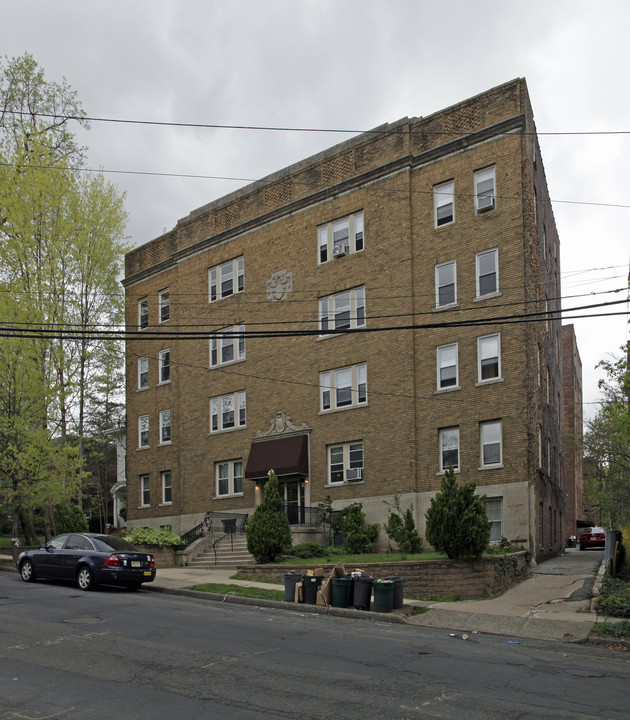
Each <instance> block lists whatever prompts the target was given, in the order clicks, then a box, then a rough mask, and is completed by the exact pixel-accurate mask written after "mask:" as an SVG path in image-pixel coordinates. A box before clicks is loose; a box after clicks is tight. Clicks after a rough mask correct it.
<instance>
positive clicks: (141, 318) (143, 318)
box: [138, 298, 149, 330]
mask: <svg viewBox="0 0 630 720" xmlns="http://www.w3.org/2000/svg"><path fill="white" fill-rule="evenodd" d="M148 327H149V300H148V298H143V299H142V300H138V328H139V329H140V330H144V328H148Z"/></svg>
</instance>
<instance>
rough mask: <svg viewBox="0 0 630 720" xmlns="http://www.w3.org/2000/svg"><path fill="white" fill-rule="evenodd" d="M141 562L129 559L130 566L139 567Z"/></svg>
mask: <svg viewBox="0 0 630 720" xmlns="http://www.w3.org/2000/svg"><path fill="white" fill-rule="evenodd" d="M141 564H142V563H141V562H140V560H132V561H131V567H140V565H141Z"/></svg>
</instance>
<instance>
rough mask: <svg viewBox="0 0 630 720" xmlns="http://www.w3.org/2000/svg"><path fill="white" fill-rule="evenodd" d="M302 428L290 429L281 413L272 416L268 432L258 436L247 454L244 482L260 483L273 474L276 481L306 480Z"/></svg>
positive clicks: (305, 440)
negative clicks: (289, 478)
mask: <svg viewBox="0 0 630 720" xmlns="http://www.w3.org/2000/svg"><path fill="white" fill-rule="evenodd" d="M309 431H310V430H309V428H307V427H306V425H304V424H302V425H300V426H297V425H293V423H292V422H291V418H290V417H288V416H287V415H285V414H284V413H281V412H278V413H276V416H275V419H274V421H273V422H272V424H271V427H270V428H269V430H267V431H265V432H260V433H258V434H257V435H256V437H255V438H254V440H253V441H252V445H251V448H250V450H249V458H248V460H247V467H246V468H245V479H246V480H263V479H265V478H266V477H267V476H268V475H269V471H270V470H273V471H274V472H275V473H276V475H277V476H278V477H286V476H287V475H303V476H304V477H308V432H309Z"/></svg>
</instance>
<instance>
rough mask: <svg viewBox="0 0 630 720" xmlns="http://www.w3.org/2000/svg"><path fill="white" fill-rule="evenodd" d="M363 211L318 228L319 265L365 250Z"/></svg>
mask: <svg viewBox="0 0 630 720" xmlns="http://www.w3.org/2000/svg"><path fill="white" fill-rule="evenodd" d="M363 248H364V242H363V211H361V212H357V213H354V214H353V215H348V217H344V218H341V219H339V220H335V221H333V222H330V223H327V224H326V225H320V226H319V227H318V228H317V249H318V263H319V264H320V265H321V264H322V263H325V262H328V261H329V260H332V259H333V258H338V257H343V256H344V255H349V254H350V253H355V252H359V251H360V250H363Z"/></svg>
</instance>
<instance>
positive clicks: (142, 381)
mask: <svg viewBox="0 0 630 720" xmlns="http://www.w3.org/2000/svg"><path fill="white" fill-rule="evenodd" d="M148 387H149V358H148V357H141V358H138V390H142V389H143V388H148Z"/></svg>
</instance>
